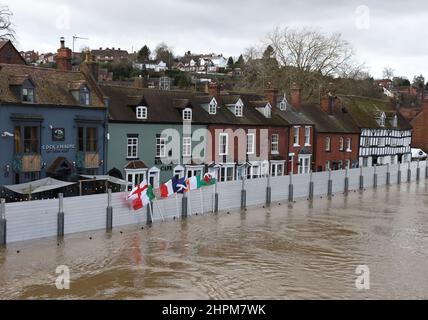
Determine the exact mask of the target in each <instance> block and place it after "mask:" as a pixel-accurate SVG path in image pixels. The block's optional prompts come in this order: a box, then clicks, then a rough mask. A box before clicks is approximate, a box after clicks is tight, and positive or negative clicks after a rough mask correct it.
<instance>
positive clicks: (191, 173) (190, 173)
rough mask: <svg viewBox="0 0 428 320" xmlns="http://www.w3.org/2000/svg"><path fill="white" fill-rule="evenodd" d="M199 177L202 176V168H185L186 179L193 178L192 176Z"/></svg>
mask: <svg viewBox="0 0 428 320" xmlns="http://www.w3.org/2000/svg"><path fill="white" fill-rule="evenodd" d="M197 175H199V176H201V178H202V177H203V175H204V166H203V165H201V166H186V175H185V177H186V178H190V177H194V176H197Z"/></svg>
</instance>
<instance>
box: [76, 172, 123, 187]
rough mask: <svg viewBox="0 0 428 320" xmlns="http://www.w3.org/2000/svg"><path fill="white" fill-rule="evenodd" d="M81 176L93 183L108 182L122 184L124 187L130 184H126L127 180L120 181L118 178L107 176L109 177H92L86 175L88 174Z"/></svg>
mask: <svg viewBox="0 0 428 320" xmlns="http://www.w3.org/2000/svg"><path fill="white" fill-rule="evenodd" d="M80 176H81V177H83V178H85V179H88V180H92V181H108V182H111V183H115V184H120V185H123V186H126V185H128V182H126V181H125V180H122V179H119V178H116V177H112V176H107V175H96V176H90V175H86V174H81V175H80Z"/></svg>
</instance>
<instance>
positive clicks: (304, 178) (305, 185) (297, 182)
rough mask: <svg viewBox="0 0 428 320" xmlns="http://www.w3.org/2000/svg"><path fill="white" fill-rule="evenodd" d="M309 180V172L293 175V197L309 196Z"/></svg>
mask: <svg viewBox="0 0 428 320" xmlns="http://www.w3.org/2000/svg"><path fill="white" fill-rule="evenodd" d="M309 182H310V175H309V174H299V175H294V176H293V196H294V198H295V199H296V198H307V197H308V196H309ZM326 190H327V189H326Z"/></svg>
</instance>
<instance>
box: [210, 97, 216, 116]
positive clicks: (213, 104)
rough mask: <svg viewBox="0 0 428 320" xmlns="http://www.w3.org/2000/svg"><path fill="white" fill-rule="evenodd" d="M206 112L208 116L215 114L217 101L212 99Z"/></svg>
mask: <svg viewBox="0 0 428 320" xmlns="http://www.w3.org/2000/svg"><path fill="white" fill-rule="evenodd" d="M208 112H209V114H216V113H217V101H215V99H212V101H211V102H210V104H209V106H208Z"/></svg>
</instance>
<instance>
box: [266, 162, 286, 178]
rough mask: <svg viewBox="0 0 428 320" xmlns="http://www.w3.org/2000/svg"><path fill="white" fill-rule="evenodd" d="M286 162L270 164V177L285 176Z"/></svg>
mask: <svg viewBox="0 0 428 320" xmlns="http://www.w3.org/2000/svg"><path fill="white" fill-rule="evenodd" d="M279 167H281V174H278V171H279V170H278V168H279ZM284 168H285V161H278V162H273V161H271V163H270V175H271V176H272V177H280V176H283V175H284Z"/></svg>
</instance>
